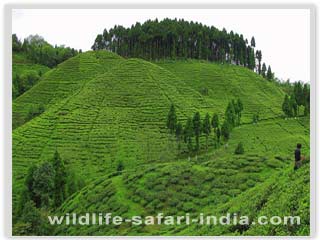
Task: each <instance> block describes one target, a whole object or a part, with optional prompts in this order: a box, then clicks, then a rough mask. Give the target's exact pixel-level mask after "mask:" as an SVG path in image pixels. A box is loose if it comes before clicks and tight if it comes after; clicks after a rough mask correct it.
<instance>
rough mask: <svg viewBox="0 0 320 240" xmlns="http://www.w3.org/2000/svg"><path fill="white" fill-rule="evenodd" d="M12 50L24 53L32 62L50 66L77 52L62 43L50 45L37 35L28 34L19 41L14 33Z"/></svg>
mask: <svg viewBox="0 0 320 240" xmlns="http://www.w3.org/2000/svg"><path fill="white" fill-rule="evenodd" d="M12 51H13V52H18V53H24V54H25V56H26V57H27V58H28V59H29V60H31V61H32V62H34V63H37V64H41V65H45V66H47V67H50V68H52V67H54V66H56V65H58V64H59V63H61V62H63V61H65V60H67V59H68V58H70V57H73V56H75V55H77V54H78V51H77V50H75V49H74V48H70V47H65V46H63V45H62V46H57V45H55V46H52V45H51V44H49V43H48V42H46V41H45V40H44V38H43V37H41V36H39V35H30V36H29V37H27V38H25V39H24V40H23V41H21V40H19V38H18V36H17V35H16V34H13V35H12ZM80 51H81V50H80Z"/></svg>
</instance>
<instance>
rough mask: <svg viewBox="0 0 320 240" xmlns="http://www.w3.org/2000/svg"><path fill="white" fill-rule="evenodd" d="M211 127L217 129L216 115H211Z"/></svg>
mask: <svg viewBox="0 0 320 240" xmlns="http://www.w3.org/2000/svg"><path fill="white" fill-rule="evenodd" d="M211 125H212V127H213V128H214V129H216V128H218V127H219V116H218V114H216V113H215V114H213V117H212V121H211Z"/></svg>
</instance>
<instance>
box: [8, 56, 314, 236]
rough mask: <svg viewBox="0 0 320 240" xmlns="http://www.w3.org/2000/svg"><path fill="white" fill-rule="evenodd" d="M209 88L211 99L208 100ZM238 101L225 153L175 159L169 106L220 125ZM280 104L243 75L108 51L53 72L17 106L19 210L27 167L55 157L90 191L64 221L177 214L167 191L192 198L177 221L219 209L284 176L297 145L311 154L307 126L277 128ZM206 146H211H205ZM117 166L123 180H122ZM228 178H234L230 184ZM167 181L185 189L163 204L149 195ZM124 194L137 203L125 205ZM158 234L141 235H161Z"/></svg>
mask: <svg viewBox="0 0 320 240" xmlns="http://www.w3.org/2000/svg"><path fill="white" fill-rule="evenodd" d="M202 88H207V89H208V93H209V94H208V95H204V94H202V93H201V89H202ZM237 97H240V98H241V100H242V101H243V103H244V112H243V123H244V124H243V125H241V126H240V127H238V128H236V129H234V131H233V132H232V135H231V140H230V141H229V142H228V144H226V145H225V146H222V147H221V148H219V149H213V147H212V144H211V145H210V148H209V151H208V153H207V154H204V153H203V152H204V149H202V150H201V151H202V154H200V155H199V156H198V158H197V159H193V160H192V161H190V160H188V158H187V157H183V156H181V155H180V154H178V151H177V144H176V141H175V140H174V139H173V137H172V136H171V135H169V134H168V131H167V129H166V128H165V124H166V118H167V113H168V110H169V107H170V105H171V103H174V104H175V106H176V109H177V114H178V119H179V121H181V122H183V123H184V121H185V120H186V119H187V117H188V116H192V115H193V114H194V113H195V112H196V111H199V112H200V113H201V116H202V117H203V116H204V114H206V113H209V114H210V115H212V114H213V113H219V115H220V117H221V118H223V117H224V111H225V108H226V106H227V103H228V101H230V100H232V99H236V98H237ZM282 100H283V93H282V91H281V90H280V89H279V88H277V87H276V86H275V85H274V84H273V83H271V82H268V81H266V80H265V79H263V78H261V77H259V76H257V75H256V74H255V73H253V72H251V71H249V70H247V69H245V68H243V67H239V66H232V65H220V64H213V63H207V62H203V61H176V62H170V61H166V62H163V63H161V62H157V63H156V64H155V63H150V62H147V61H144V60H141V59H125V58H121V57H119V56H117V55H115V54H112V53H109V52H106V51H94V52H86V53H82V54H79V55H77V56H76V57H73V58H71V59H68V60H67V61H65V62H63V63H62V64H60V65H59V66H58V67H57V68H56V69H53V70H50V71H49V72H47V73H46V74H45V75H44V76H43V77H42V79H41V81H39V82H38V83H37V84H36V85H35V86H34V87H33V88H32V89H30V90H29V91H27V92H26V93H24V94H23V95H21V96H20V97H18V98H17V99H16V100H15V101H14V102H13V126H14V128H15V129H14V131H13V185H14V187H13V203H14V204H17V201H18V200H19V193H20V191H21V189H22V185H23V182H24V177H25V175H26V173H27V170H28V167H30V166H31V165H32V164H37V163H40V162H43V161H50V160H51V159H52V157H53V154H54V151H55V150H56V149H58V151H59V154H60V155H61V157H62V159H63V160H64V161H65V163H66V166H67V168H68V169H72V170H73V171H75V172H76V173H77V175H78V176H79V177H80V178H82V179H84V181H85V184H86V185H87V186H86V187H85V188H84V189H82V190H81V191H80V192H78V193H76V194H75V195H74V196H72V197H70V198H69V200H68V201H67V202H66V203H65V204H64V206H63V207H62V209H63V211H72V210H77V211H79V212H82V211H84V210H86V209H89V210H90V209H91V210H97V209H98V210H101V211H102V210H108V209H109V208H110V209H111V210H114V211H118V210H119V209H120V210H119V211H118V212H119V213H126V212H127V211H129V214H132V213H134V212H138V213H140V212H141V211H142V212H144V211H145V209H146V211H147V212H148V211H152V209H160V210H162V209H165V207H167V206H168V205H169V204H173V205H172V208H170V209H171V210H172V209H173V210H174V209H175V205H174V204H177V203H176V201H175V202H174V203H169V202H166V203H165V204H164V205H161V202H160V203H159V199H158V201H157V198H158V197H159V198H160V197H162V198H163V200H165V199H169V198H167V195H166V188H167V187H168V189H169V190H170V191H171V194H172V195H174V194H173V193H174V192H178V191H180V190H181V189H182V190H183V191H185V192H183V194H184V195H181V196H180V195H178V197H179V199H178V201H182V200H181V199H184V197H187V199H188V201H189V202H190V203H187V204H186V206H184V205H182V206H180V208H179V210H180V211H188V209H189V208H190V207H191V209H192V208H193V205H195V204H196V203H197V202H199V201H201V202H202V203H201V204H203V205H201V207H205V206H207V205H208V203H209V202H210V201H212V200H213V198H214V197H215V196H219V197H221V198H219V199H218V200H217V202H216V203H217V204H222V203H223V202H225V201H228V200H230V199H231V197H233V196H236V195H239V194H240V193H241V192H242V191H246V190H248V189H249V188H251V187H253V186H254V185H255V184H257V183H259V182H263V181H265V180H266V179H267V178H268V177H269V176H271V174H273V173H274V172H275V171H278V170H279V169H281V168H282V167H286V166H287V164H289V163H290V157H291V152H292V146H294V145H295V144H296V142H297V141H301V142H302V143H303V144H304V145H305V146H306V148H308V147H307V146H308V145H309V139H308V138H307V136H308V123H306V120H305V119H297V120H287V121H286V120H282V119H279V118H278V116H279V115H280V113H281V102H282ZM37 104H43V105H44V106H45V111H44V112H43V113H42V114H40V115H39V116H36V117H35V118H33V119H31V120H29V121H26V120H25V117H26V116H27V114H28V109H29V108H30V106H33V105H37ZM258 112H259V114H260V118H262V119H267V120H264V121H261V122H260V123H259V124H257V125H253V124H251V119H252V115H253V114H256V113H258ZM272 133H276V134H277V137H276V138H275V137H274V135H272ZM200 140H201V142H202V143H204V142H205V137H204V136H202V137H201V139H200ZM209 142H210V143H212V142H213V139H212V137H211V138H210V139H209ZM239 142H244V143H245V149H246V155H244V156H240V157H237V156H235V155H234V149H235V147H236V145H237V144H238V143H239ZM276 157H278V158H276ZM120 162H121V163H122V164H123V166H124V170H123V174H122V175H118V174H119V172H117V167H118V164H119V163H120ZM148 171H149V172H150V173H151V174H150V176H149V173H148ZM231 173H232V174H234V175H232V178H231V179H228V178H227V177H226V176H227V175H228V174H231ZM168 174H169V175H174V176H175V179H176V180H177V179H178V180H177V181H178V182H179V181H180V179H182V180H181V183H180V185H181V186H180V187H181V189H178V188H175V185H176V182H167V184H168V186H167V185H163V184H159V185H161V186H160V187H159V188H160V189H158V190H159V191H161V193H163V195H162V196H161V195H159V196H158V195H157V193H158V192H157V191H158V190H156V189H157V188H154V189H153V187H155V186H151V187H150V188H151V189H150V190H152V191H151V194H149V193H144V192H143V186H145V184H147V182H151V183H152V182H153V181H154V182H155V183H157V181H156V180H157V179H159V180H161V179H162V177H163V176H166V175H168ZM115 175H117V176H115ZM112 176H114V177H112ZM193 176H194V177H195V179H194V180H192V181H191V182H190V184H189V185H188V181H187V180H188V179H190V178H192V177H193ZM208 176H211V177H212V178H208V180H206V181H208V182H207V183H206V184H205V185H204V186H203V187H204V189H203V191H204V193H201V192H200V193H199V190H198V189H199V188H201V185H198V182H201V181H204V179H206V178H207V177H208ZM215 176H217V177H215ZM147 178H150V179H147ZM214 178H216V179H217V180H216V181H213V179H214ZM128 179H130V181H128ZM183 179H184V180H183ZM165 181H169V180H165ZM130 182H131V183H132V184H135V186H130ZM184 186H185V187H184ZM188 187H190V189H188ZM223 191H224V192H223ZM226 191H227V192H226ZM195 193H196V194H198V195H194V194H195ZM209 193H210V194H209ZM126 194H129V195H130V196H131V197H130V200H128V203H126V202H125V201H126V200H124V199H127V195H126ZM201 194H202V195H201ZM135 196H136V198H134V197H135ZM180 197H181V199H180ZM117 199H118V200H119V199H120V200H122V201H121V202H123V203H124V205H127V204H129V206H123V204H122V203H117ZM176 200H177V199H176ZM153 202H154V203H153ZM191 202H193V203H191ZM100 207H101V208H100ZM122 207H123V209H122ZM150 209H151V210H150ZM87 230H88V231H87ZM158 230H159V229H158ZM158 230H157V229H149V230H148V229H140V230H139V229H138V230H137V231H142V232H144V233H145V232H148V233H150V234H154V233H155V232H157V231H158ZM169 230H170V229H165V232H170V231H169ZM68 231H70V233H71V234H73V235H81V234H84V235H87V234H89V233H95V234H98V235H99V234H109V235H110V234H115V232H112V231H113V230H111V231H104V230H99V229H98V228H97V226H94V227H93V228H88V229H87V228H81V229H78V228H77V229H73V228H70V230H68ZM114 231H116V230H114ZM127 231H129V229H127V228H125V227H124V228H123V233H124V234H125V233H128V234H135V233H137V232H135V230H133V231H132V232H127ZM58 233H61V232H59V231H58Z"/></svg>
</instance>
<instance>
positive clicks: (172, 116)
mask: <svg viewBox="0 0 320 240" xmlns="http://www.w3.org/2000/svg"><path fill="white" fill-rule="evenodd" d="M176 126H177V115H176V110H175V107H174V105H173V104H171V107H170V110H169V113H168V117H167V128H168V129H169V131H170V133H174V131H175V129H176Z"/></svg>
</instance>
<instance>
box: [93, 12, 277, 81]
mask: <svg viewBox="0 0 320 240" xmlns="http://www.w3.org/2000/svg"><path fill="white" fill-rule="evenodd" d="M255 46H256V42H255V38H254V37H252V38H251V41H250V42H249V41H248V40H247V39H245V38H244V37H243V35H242V34H240V35H239V34H238V33H234V32H233V31H231V32H230V33H228V32H227V31H226V30H225V29H223V30H222V31H221V30H219V29H217V28H215V27H213V26H211V27H209V26H206V25H203V24H201V23H198V22H192V21H191V22H188V21H185V20H183V19H179V20H177V19H174V20H173V19H168V18H166V19H164V20H162V21H158V20H157V19H155V20H148V21H146V22H144V23H143V24H141V23H139V22H137V23H136V24H135V25H132V26H131V27H130V28H125V27H123V26H120V25H116V26H114V27H113V28H111V29H109V30H107V29H104V31H103V33H102V34H99V35H97V37H96V39H95V41H94V44H93V46H92V49H93V50H100V49H107V50H109V51H112V52H115V53H117V54H119V55H121V56H124V57H139V58H144V59H148V60H157V59H163V58H172V59H175V58H194V59H205V60H210V61H217V62H228V63H233V64H237V65H242V66H245V67H247V68H249V69H252V70H256V71H257V73H259V74H262V75H263V74H264V75H265V76H267V72H266V71H267V69H266V65H265V64H262V52H261V51H260V50H257V51H255ZM264 69H265V70H264ZM269 69H270V72H271V68H270V66H269Z"/></svg>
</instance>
